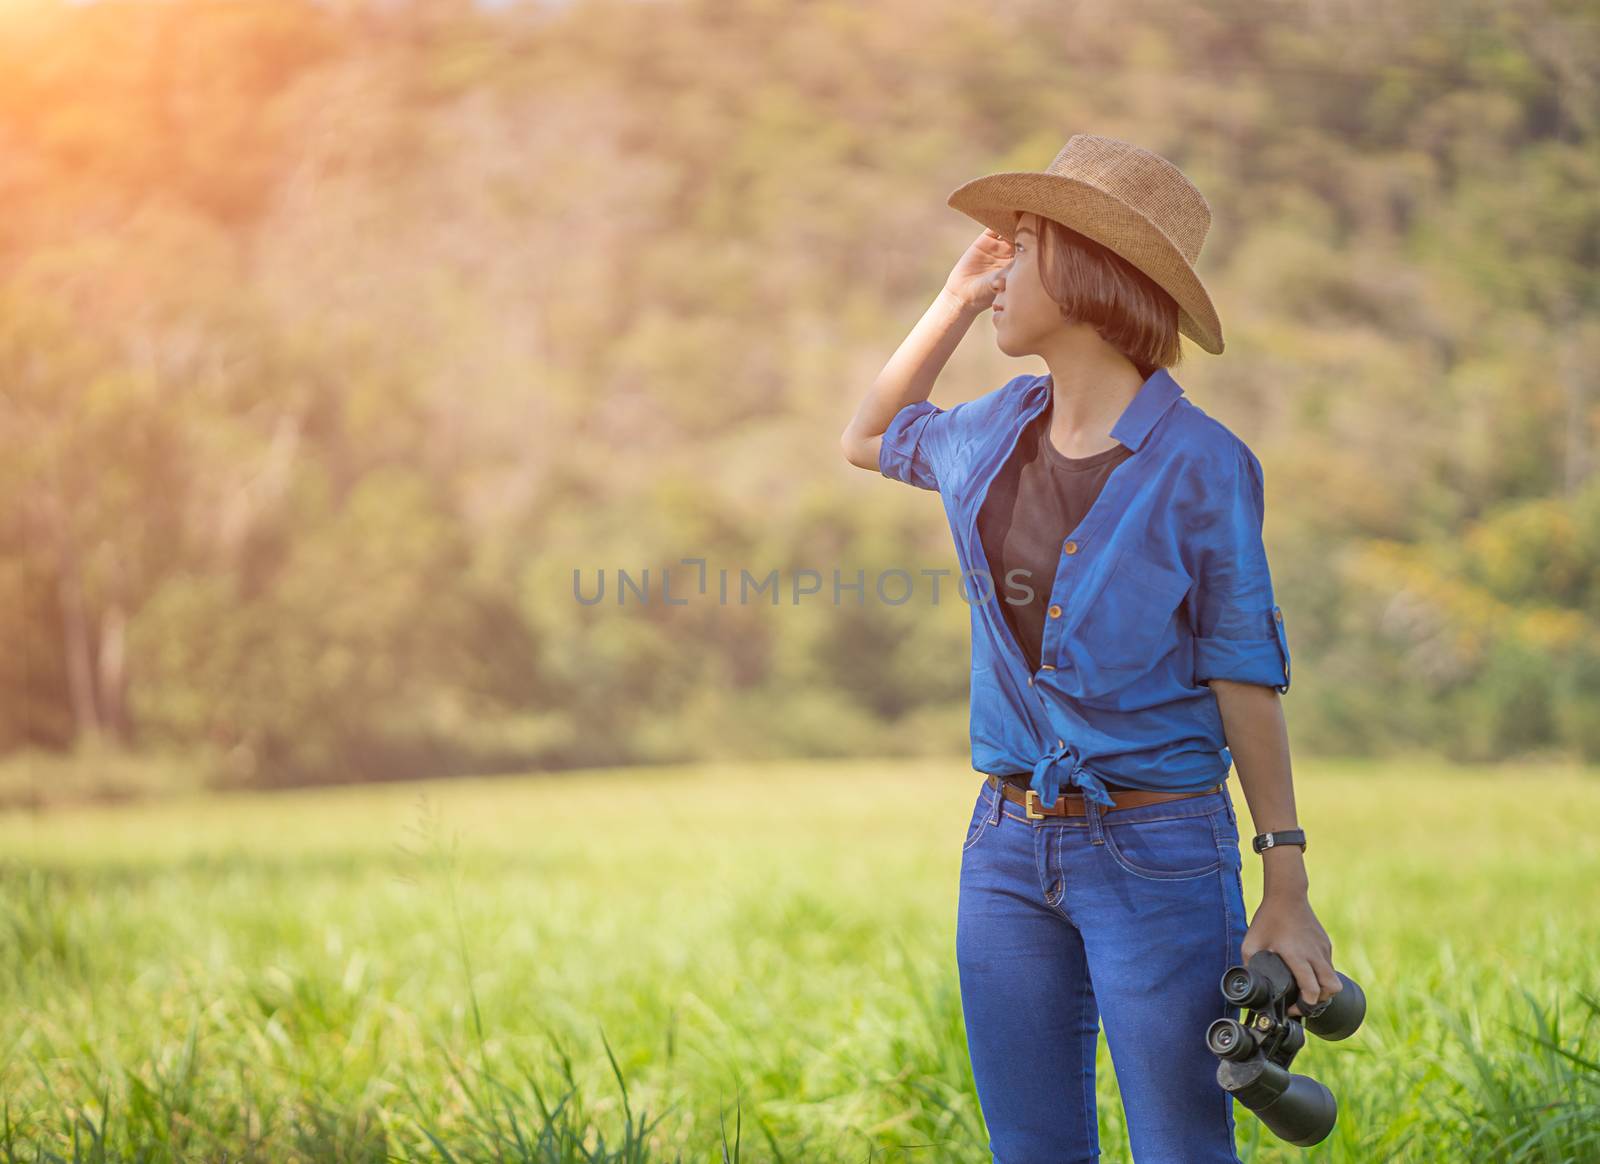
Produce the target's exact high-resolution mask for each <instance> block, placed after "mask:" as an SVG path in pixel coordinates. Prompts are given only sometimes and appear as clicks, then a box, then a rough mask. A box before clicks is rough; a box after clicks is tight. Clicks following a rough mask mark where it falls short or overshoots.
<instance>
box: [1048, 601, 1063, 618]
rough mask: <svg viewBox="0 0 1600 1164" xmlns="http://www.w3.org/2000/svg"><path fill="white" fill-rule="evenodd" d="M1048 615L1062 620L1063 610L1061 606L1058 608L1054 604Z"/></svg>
mask: <svg viewBox="0 0 1600 1164" xmlns="http://www.w3.org/2000/svg"><path fill="white" fill-rule="evenodd" d="M1046 613H1048V614H1049V615H1050V617H1051V618H1060V617H1061V608H1060V607H1059V606H1056V605H1055V604H1054V603H1052V604H1051V606H1050V609H1049V611H1047V612H1046Z"/></svg>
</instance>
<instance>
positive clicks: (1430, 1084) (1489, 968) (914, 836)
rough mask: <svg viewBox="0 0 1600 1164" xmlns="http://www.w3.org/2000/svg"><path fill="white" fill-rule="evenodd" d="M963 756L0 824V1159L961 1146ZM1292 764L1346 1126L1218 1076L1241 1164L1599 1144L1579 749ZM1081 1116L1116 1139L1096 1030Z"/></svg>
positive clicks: (964, 1136)
mask: <svg viewBox="0 0 1600 1164" xmlns="http://www.w3.org/2000/svg"><path fill="white" fill-rule="evenodd" d="M978 780H979V777H978V776H977V775H976V774H974V773H972V772H971V771H970V770H968V769H966V768H965V766H964V765H962V764H961V763H959V762H952V763H950V764H948V765H945V764H931V763H926V762H923V763H905V762H899V761H896V762H884V763H873V764H861V763H857V764H850V765H835V764H826V765H822V764H804V765H799V764H797V765H773V766H764V767H759V768H751V767H739V768H718V769H703V768H702V769H694V770H681V771H680V770H659V771H651V772H615V773H611V772H601V773H587V774H583V775H581V776H560V777H537V778H532V777H530V778H526V779H520V778H519V779H503V780H494V781H470V782H467V781H458V782H451V783H439V784H427V785H418V784H411V785H388V786H377V787H372V786H368V787H361V788H354V789H347V790H345V789H342V790H332V791H326V790H325V791H314V792H301V793H291V794H276V795H262V796H255V795H249V796H246V795H239V796H232V797H215V798H199V799H187V800H182V801H168V802H162V803H153V804H147V805H134V806H122V807H113V808H105V809H93V810H90V809H82V810H77V809H74V810H65V809H58V810H54V811H50V812H47V813H45V814H42V815H31V814H20V813H19V814H11V815H7V816H0V991H3V992H4V1007H3V1010H0V1048H3V1059H0V1092H3V1098H0V1107H3V1111H0V1161H14V1160H27V1161H34V1160H55V1159H66V1160H100V1159H115V1160H135V1159H137V1160H152V1161H161V1160H180V1159H181V1160H222V1159H228V1160H234V1159H251V1160H273V1161H280V1160H282V1161H287V1160H385V1159H394V1158H400V1159H451V1158H454V1159H459V1160H491V1159H492V1160H501V1159H510V1160H540V1161H551V1162H555V1161H577V1160H584V1161H590V1160H593V1161H612V1160H618V1161H624V1160H625V1161H639V1162H641V1164H642V1162H646V1161H649V1162H656V1161H675V1160H679V1159H682V1160H684V1161H713V1160H722V1159H724V1158H726V1159H728V1160H750V1161H755V1160H767V1161H779V1160H784V1161H807V1162H816V1164H823V1162H831V1161H867V1160H875V1161H884V1160H908V1161H911V1160H915V1161H974V1162H983V1161H987V1160H988V1159H989V1156H988V1152H987V1150H986V1148H985V1147H984V1143H985V1136H984V1132H983V1127H982V1120H981V1117H980V1115H979V1111H978V1106H977V1101H976V1098H975V1095H974V1093H973V1089H972V1081H971V1077H970V1074H969V1069H968V1064H967V1059H966V1047H965V1041H964V1037H963V1033H962V1026H961V1010H960V1003H959V998H958V995H957V990H956V968H955V960H954V927H955V905H956V886H957V872H958V869H959V864H960V851H959V850H960V847H961V841H962V836H961V834H962V831H963V829H964V826H965V824H966V821H967V815H968V810H969V809H970V807H971V804H972V798H973V796H974V795H975V794H976V790H977V785H978ZM1232 788H1233V792H1234V797H1235V802H1236V803H1237V804H1238V806H1239V808H1240V815H1241V821H1240V823H1241V831H1243V832H1244V835H1245V836H1246V837H1248V836H1249V835H1251V831H1253V830H1250V829H1249V827H1248V824H1249V822H1248V818H1247V815H1246V814H1245V811H1244V810H1245V804H1244V800H1243V795H1242V793H1241V792H1240V790H1239V788H1238V785H1237V784H1236V783H1234V784H1233V785H1232ZM1296 789H1297V797H1298V802H1299V810H1300V817H1301V823H1302V824H1303V825H1304V826H1305V827H1306V829H1307V832H1308V834H1309V835H1310V836H1311V838H1312V843H1311V848H1310V852H1309V854H1308V857H1307V861H1308V868H1309V870H1310V875H1311V883H1312V890H1311V894H1312V904H1313V905H1314V906H1315V907H1316V909H1317V912H1318V915H1319V916H1320V917H1321V918H1322V920H1323V923H1324V924H1325V925H1326V926H1327V928H1328V931H1329V933H1330V935H1331V936H1332V938H1333V942H1334V950H1335V961H1336V963H1337V965H1338V966H1339V968H1340V969H1341V970H1343V971H1344V972H1345V973H1347V974H1349V975H1350V976H1351V977H1353V978H1355V979H1356V980H1358V981H1359V982H1360V983H1361V984H1362V985H1363V987H1364V988H1365V990H1366V993H1367V996H1368V1003H1369V1011H1368V1018H1367V1023H1366V1026H1365V1027H1364V1028H1363V1029H1362V1031H1361V1032H1360V1033H1359V1034H1357V1035H1356V1036H1355V1037H1354V1038H1353V1039H1351V1040H1349V1041H1347V1042H1344V1043H1340V1044H1322V1043H1319V1042H1317V1041H1316V1040H1314V1039H1313V1040H1311V1041H1310V1044H1311V1045H1309V1046H1308V1047H1307V1048H1306V1049H1305V1050H1304V1051H1303V1052H1301V1054H1300V1056H1299V1058H1298V1059H1297V1060H1296V1063H1295V1068H1296V1069H1297V1070H1301V1071H1305V1072H1308V1073H1310V1074H1314V1075H1316V1076H1317V1077H1318V1078H1320V1079H1322V1080H1323V1081H1324V1082H1326V1083H1327V1084H1328V1085H1329V1086H1331V1087H1332V1088H1333V1090H1334V1092H1335V1093H1336V1094H1337V1096H1338V1098H1339V1102H1340V1119H1339V1124H1338V1126H1337V1128H1336V1129H1335V1131H1334V1133H1333V1135H1332V1136H1330V1137H1329V1138H1328V1139H1327V1140H1326V1141H1324V1142H1323V1143H1322V1144H1321V1145H1319V1146H1317V1147H1316V1148H1313V1149H1310V1150H1303V1149H1295V1148H1288V1147H1285V1146H1282V1145H1280V1144H1277V1143H1276V1142H1274V1141H1272V1140H1271V1138H1270V1137H1269V1136H1266V1135H1264V1134H1262V1133H1261V1132H1260V1125H1259V1124H1258V1123H1257V1122H1256V1120H1255V1117H1254V1116H1252V1115H1251V1114H1250V1113H1249V1112H1247V1111H1246V1110H1245V1109H1244V1108H1242V1107H1238V1108H1236V1113H1237V1115H1238V1120H1239V1127H1240V1151H1241V1155H1242V1156H1243V1157H1244V1158H1245V1159H1246V1160H1250V1161H1287V1160H1294V1159H1302V1158H1303V1159H1307V1160H1314V1161H1352V1162H1354V1161H1359V1162H1361V1164H1368V1162H1371V1161H1389V1160H1419V1161H1421V1160H1430V1161H1431V1160H1438V1161H1449V1162H1451V1164H1456V1162H1460V1161H1489V1160H1493V1161H1497V1162H1514V1161H1541V1162H1556V1161H1573V1162H1586V1161H1597V1160H1600V1066H1597V1060H1600V1013H1596V1009H1595V1007H1596V1003H1595V1002H1592V1001H1591V1002H1586V1001H1585V999H1589V1000H1595V999H1600V963H1597V957H1596V955H1597V951H1600V909H1597V908H1596V907H1597V905H1600V894H1597V884H1600V775H1597V774H1596V773H1594V772H1577V771H1573V770H1570V769H1558V768H1547V769H1536V768H1518V769H1506V770H1499V771H1494V772H1487V773H1486V772H1482V771H1475V772H1470V773H1469V772H1466V771H1460V770H1454V769H1450V768H1448V767H1446V766H1444V765H1438V764H1431V763H1429V762H1426V761H1423V762H1419V763H1409V764H1406V765H1404V766H1393V767H1379V766H1374V765H1360V764H1343V763H1340V764H1331V763H1313V762H1303V763H1302V764H1301V765H1300V767H1299V770H1298V771H1297V773H1296ZM918 794H925V795H923V796H922V798H921V799H915V797H916V796H917V795H918ZM755 797H759V798H760V799H761V800H762V801H763V802H764V803H765V805H766V806H767V807H766V811H765V812H764V813H752V812H751V811H750V810H749V807H748V806H749V803H750V802H751V800H752V799H753V798H755ZM902 798H903V800H902ZM1245 858H1246V860H1245V892H1246V899H1247V902H1248V904H1249V906H1250V908H1251V910H1252V911H1253V910H1254V908H1255V904H1256V902H1257V901H1258V900H1259V890H1260V860H1259V858H1256V857H1255V855H1254V854H1253V853H1250V852H1249V851H1248V849H1247V850H1246V853H1245ZM1186 1033H1187V1034H1188V1035H1189V1036H1190V1037H1195V1038H1199V1037H1202V1036H1203V1032H1198V1031H1197V1032H1186ZM1100 1113H1101V1125H1102V1126H1101V1139H1102V1149H1103V1151H1104V1157H1103V1158H1104V1159H1105V1160H1107V1161H1117V1160H1127V1159H1128V1153H1127V1138H1126V1134H1125V1132H1124V1130H1123V1126H1122V1112H1121V1105H1120V1101H1119V1100H1118V1098H1117V1090H1116V1082H1115V1077H1114V1074H1113V1071H1112V1068H1111V1062H1110V1057H1109V1054H1108V1053H1107V1051H1106V1049H1105V1045H1104V1042H1103V1040H1102V1044H1101V1055H1100Z"/></svg>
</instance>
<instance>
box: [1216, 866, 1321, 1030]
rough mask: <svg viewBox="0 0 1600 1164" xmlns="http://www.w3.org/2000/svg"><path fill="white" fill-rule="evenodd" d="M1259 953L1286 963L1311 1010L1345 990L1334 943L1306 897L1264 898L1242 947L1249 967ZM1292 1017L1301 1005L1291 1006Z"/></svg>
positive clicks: (1300, 895) (1298, 1011)
mask: <svg viewBox="0 0 1600 1164" xmlns="http://www.w3.org/2000/svg"><path fill="white" fill-rule="evenodd" d="M1257 950H1271V951H1272V952H1273V953H1274V954H1276V955H1278V957H1280V958H1282V959H1283V961H1284V964H1285V965H1286V966H1288V967H1289V970H1290V972H1291V973H1292V974H1293V975H1294V978H1295V982H1296V983H1298V984H1299V987H1300V998H1301V999H1303V1000H1304V1002H1305V1004H1306V1005H1307V1006H1315V1005H1316V1004H1317V1002H1318V1001H1319V1000H1321V999H1322V998H1325V997H1327V996H1329V995H1334V994H1338V993H1339V991H1341V990H1343V989H1344V983H1343V982H1341V981H1339V976H1338V975H1337V974H1335V973H1334V972H1333V942H1332V941H1330V940H1329V938H1328V932H1327V931H1326V930H1324V929H1323V928H1322V923H1321V922H1319V921H1318V920H1317V915H1316V914H1315V913H1313V912H1312V911H1311V902H1310V901H1309V900H1308V899H1307V898H1306V896H1305V894H1303V893H1297V894H1293V895H1286V896H1282V897H1273V896H1268V897H1264V898H1262V900H1261V907H1260V908H1259V909H1257V910H1256V915H1255V917H1253V918H1251V919H1250V929H1249V931H1248V932H1246V934H1245V936H1244V943H1243V945H1242V946H1241V947H1240V953H1241V955H1242V956H1243V959H1244V962H1245V963H1246V964H1248V963H1249V961H1250V955H1252V954H1254V953H1255V952H1256V951H1257ZM1288 1013H1289V1014H1291V1015H1293V1016H1295V1017H1299V1016H1300V1014H1301V1013H1302V1012H1301V1010H1300V1004H1299V1003H1296V1004H1295V1005H1293V1006H1291V1007H1290V1008H1289V1012H1288Z"/></svg>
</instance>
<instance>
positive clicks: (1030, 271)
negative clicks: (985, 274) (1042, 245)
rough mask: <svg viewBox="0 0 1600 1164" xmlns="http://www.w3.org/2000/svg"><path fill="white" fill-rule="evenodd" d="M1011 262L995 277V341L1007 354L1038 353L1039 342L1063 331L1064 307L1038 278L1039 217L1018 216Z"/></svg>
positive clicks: (1031, 215)
mask: <svg viewBox="0 0 1600 1164" xmlns="http://www.w3.org/2000/svg"><path fill="white" fill-rule="evenodd" d="M1012 242H1013V245H1014V246H1015V253H1014V254H1013V255H1012V256H1011V262H1010V263H1009V264H1008V265H1007V266H1006V267H1005V268H1004V269H1003V270H1001V272H1000V273H999V274H998V275H996V276H995V282H996V285H997V287H998V290H997V291H996V292H995V297H994V308H993V312H992V315H993V319H994V342H995V344H996V346H998V347H999V349H1000V350H1001V351H1002V352H1004V353H1005V354H1006V355H1008V356H1031V355H1037V354H1038V353H1039V341H1040V340H1041V339H1043V338H1044V337H1045V336H1047V335H1050V334H1052V333H1054V332H1057V331H1060V330H1061V326H1062V319H1061V308H1060V306H1059V305H1058V304H1057V303H1056V301H1055V300H1054V299H1052V298H1050V295H1049V293H1048V292H1046V291H1045V289H1044V284H1043V283H1042V282H1041V281H1040V279H1039V216H1038V215H1036V214H1031V213H1030V214H1023V215H1022V216H1021V217H1019V218H1018V219H1017V232H1016V235H1015V237H1014V238H1013V239H1012Z"/></svg>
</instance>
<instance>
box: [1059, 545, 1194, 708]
mask: <svg viewBox="0 0 1600 1164" xmlns="http://www.w3.org/2000/svg"><path fill="white" fill-rule="evenodd" d="M1191 585H1193V579H1191V578H1190V577H1189V575H1188V574H1187V573H1185V572H1184V571H1183V570H1181V569H1177V568H1175V567H1172V566H1168V565H1165V564H1164V563H1161V562H1157V561H1155V560H1154V559H1151V558H1148V557H1146V556H1145V555H1143V554H1141V553H1138V552H1136V551H1134V550H1124V551H1123V552H1122V553H1121V555H1120V556H1119V557H1118V558H1117V560H1116V562H1114V563H1113V564H1112V567H1111V572H1110V573H1109V574H1108V575H1107V578H1106V584H1105V586H1104V587H1103V588H1102V589H1101V591H1100V594H1099V597H1098V598H1096V599H1095V601H1094V602H1093V604H1092V605H1091V606H1090V608H1089V610H1088V611H1087V612H1086V613H1085V615H1084V617H1083V619H1082V620H1081V621H1080V622H1079V624H1078V627H1077V633H1076V634H1075V635H1074V636H1073V642H1072V643H1069V644H1068V649H1069V650H1071V649H1072V647H1073V646H1074V644H1075V645H1076V647H1077V649H1076V650H1075V651H1074V652H1073V653H1074V656H1075V658H1074V664H1075V665H1076V666H1077V667H1078V668H1079V669H1080V671H1081V672H1082V675H1081V680H1082V682H1083V686H1084V689H1085V690H1086V691H1096V690H1105V689H1107V688H1108V687H1113V686H1117V685H1119V684H1121V683H1124V682H1126V681H1127V680H1128V679H1129V678H1131V674H1130V673H1134V672H1143V671H1147V670H1149V669H1150V668H1152V667H1153V666H1154V665H1155V663H1156V661H1157V660H1158V659H1160V658H1161V657H1162V656H1164V655H1165V654H1166V653H1167V652H1168V651H1169V650H1171V649H1172V648H1173V647H1174V646H1176V645H1177V630H1176V627H1175V625H1174V624H1175V622H1176V617H1177V613H1178V608H1179V606H1180V605H1181V604H1182V602H1183V599H1184V596H1185V595H1187V594H1188V593H1189V588H1190V586H1191Z"/></svg>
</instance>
